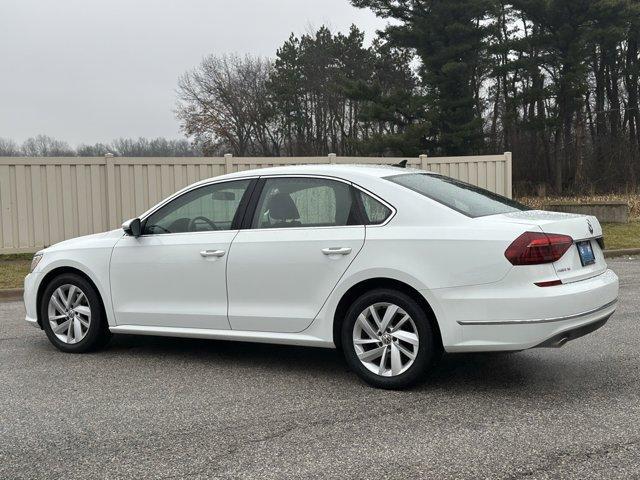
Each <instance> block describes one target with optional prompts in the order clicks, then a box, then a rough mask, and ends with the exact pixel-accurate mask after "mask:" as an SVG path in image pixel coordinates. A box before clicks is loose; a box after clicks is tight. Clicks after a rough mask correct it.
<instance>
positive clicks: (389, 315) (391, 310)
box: [380, 305, 400, 332]
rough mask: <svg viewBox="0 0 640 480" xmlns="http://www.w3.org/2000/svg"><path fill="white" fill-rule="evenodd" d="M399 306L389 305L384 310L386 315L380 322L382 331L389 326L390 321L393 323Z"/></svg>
mask: <svg viewBox="0 0 640 480" xmlns="http://www.w3.org/2000/svg"><path fill="white" fill-rule="evenodd" d="M398 308H400V307H398V306H397V305H389V306H388V307H387V309H386V310H385V311H384V316H383V317H382V321H381V322H380V331H381V332H384V331H385V330H386V329H387V327H388V326H389V323H391V320H392V319H393V317H394V316H395V315H396V312H397V311H398Z"/></svg>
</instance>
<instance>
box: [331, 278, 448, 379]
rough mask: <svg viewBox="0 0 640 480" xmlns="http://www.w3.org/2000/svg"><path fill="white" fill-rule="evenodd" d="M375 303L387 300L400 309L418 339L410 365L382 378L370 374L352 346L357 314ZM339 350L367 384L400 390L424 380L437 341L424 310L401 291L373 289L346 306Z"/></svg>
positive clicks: (434, 356) (438, 353) (437, 352)
mask: <svg viewBox="0 0 640 480" xmlns="http://www.w3.org/2000/svg"><path fill="white" fill-rule="evenodd" d="M377 303H391V304H394V305H397V306H399V307H400V308H401V309H403V310H404V311H405V312H406V313H407V314H408V315H409V316H410V317H411V318H412V320H413V322H414V324H415V327H416V329H417V334H418V338H419V344H418V349H417V350H418V351H417V354H416V356H415V359H414V361H413V364H411V366H409V367H408V369H407V370H406V371H404V372H402V373H400V374H399V375H396V376H391V377H385V376H381V375H378V374H376V373H373V372H372V371H370V370H369V369H368V368H367V367H365V366H364V365H363V363H362V362H361V361H360V359H359V358H358V355H357V353H356V347H355V346H354V340H353V332H354V325H355V323H356V321H357V319H358V315H360V313H361V312H363V311H364V310H365V309H367V308H368V307H369V306H371V305H374V304H377ZM341 340H342V350H343V353H344V356H345V359H346V361H347V364H348V365H349V367H350V368H351V370H353V371H354V372H355V373H356V374H357V375H358V376H359V377H360V378H361V379H362V380H364V381H365V382H366V383H367V384H369V385H371V386H373V387H376V388H383V389H390V390H396V389H403V388H407V387H410V386H412V385H415V384H417V383H418V382H420V381H422V380H424V378H425V377H426V376H427V374H428V373H429V372H430V370H431V367H432V366H433V364H434V363H435V362H436V361H437V360H438V359H439V358H440V356H441V351H442V349H441V347H440V343H439V341H438V340H437V338H436V334H435V332H434V331H433V327H432V325H431V322H430V321H429V318H428V317H427V313H426V312H425V311H424V310H423V308H422V307H421V306H420V305H419V304H418V303H417V302H416V301H415V300H413V299H412V298H411V297H409V296H408V295H406V294H405V293H402V292H399V291H397V290H391V289H376V290H372V291H370V292H367V293H365V294H363V295H362V296H360V297H359V298H358V299H357V300H356V301H355V302H354V303H353V304H352V305H351V307H350V308H349V310H348V311H347V314H346V316H345V318H344V321H343V323H342V332H341Z"/></svg>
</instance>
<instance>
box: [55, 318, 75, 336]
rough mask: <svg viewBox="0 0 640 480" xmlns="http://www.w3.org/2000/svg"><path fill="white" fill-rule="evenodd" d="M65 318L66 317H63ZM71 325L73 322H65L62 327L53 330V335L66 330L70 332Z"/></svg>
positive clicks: (58, 326)
mask: <svg viewBox="0 0 640 480" xmlns="http://www.w3.org/2000/svg"><path fill="white" fill-rule="evenodd" d="M63 316H64V315H63ZM70 323H71V320H65V321H64V322H62V323H61V324H60V325H57V326H55V327H53V328H52V330H53V333H62V332H64V331H65V330H69V324H70Z"/></svg>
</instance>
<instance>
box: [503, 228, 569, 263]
mask: <svg viewBox="0 0 640 480" xmlns="http://www.w3.org/2000/svg"><path fill="white" fill-rule="evenodd" d="M571 245H573V238H571V237H570V236H568V235H560V234H557V233H542V232H524V233H523V234H522V235H520V236H519V237H518V238H516V239H515V240H514V241H513V243H512V244H511V245H509V248H507V250H506V251H505V252H504V256H505V257H507V260H509V261H510V262H511V264H513V265H539V264H541V263H553V262H556V261H558V260H560V258H561V257H562V256H563V255H564V254H565V252H566V251H567V250H569V247H570V246H571Z"/></svg>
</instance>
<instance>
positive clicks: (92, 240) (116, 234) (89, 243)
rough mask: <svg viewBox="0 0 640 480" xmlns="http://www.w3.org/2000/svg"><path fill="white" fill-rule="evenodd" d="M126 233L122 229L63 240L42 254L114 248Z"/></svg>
mask: <svg viewBox="0 0 640 480" xmlns="http://www.w3.org/2000/svg"><path fill="white" fill-rule="evenodd" d="M123 235H124V232H123V231H122V229H121V228H118V229H116V230H110V231H108V232H102V233H94V234H92V235H84V236H82V237H76V238H70V239H69V240H63V241H62V242H58V243H56V244H54V245H51V246H50V247H47V248H45V249H44V250H42V252H53V251H58V250H73V249H78V248H100V247H113V246H114V245H115V244H116V242H117V241H118V240H119V239H120V238H122V236H123Z"/></svg>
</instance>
